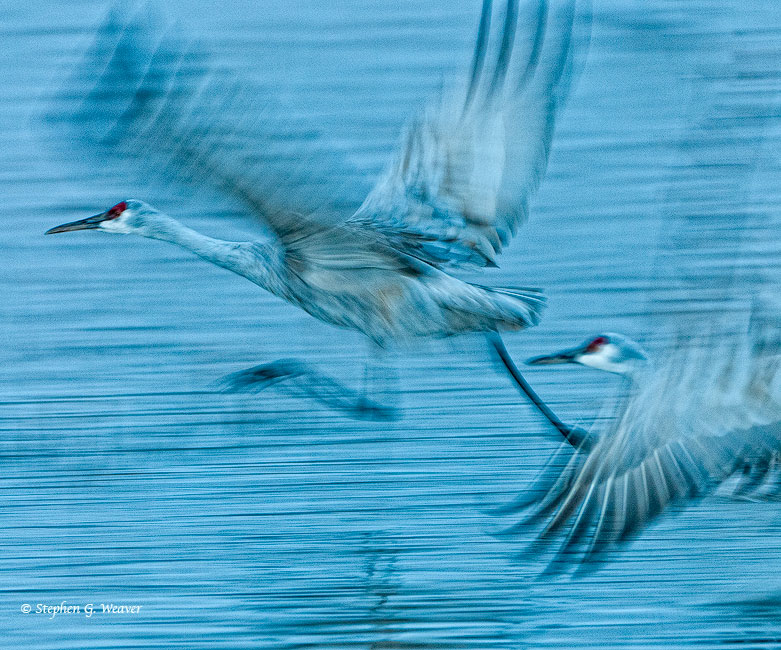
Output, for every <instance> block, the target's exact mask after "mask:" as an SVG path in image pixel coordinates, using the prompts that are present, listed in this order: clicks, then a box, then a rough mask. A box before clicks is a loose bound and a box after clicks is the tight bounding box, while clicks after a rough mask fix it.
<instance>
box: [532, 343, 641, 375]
mask: <svg viewBox="0 0 781 650" xmlns="http://www.w3.org/2000/svg"><path fill="white" fill-rule="evenodd" d="M647 362H648V357H647V356H646V354H645V350H643V348H642V347H641V345H640V344H639V343H636V342H635V341H633V340H632V339H630V338H629V337H626V336H623V335H622V334H613V333H609V334H600V335H599V336H595V337H593V338H590V339H588V341H586V342H584V343H583V344H581V345H579V346H577V347H575V348H569V349H567V350H562V351H561V352H557V353H556V354H551V355H546V356H542V357H534V358H533V359H529V360H528V361H527V362H526V363H527V364H529V365H532V366H543V365H553V364H560V363H577V364H580V365H581V366H589V367H590V368H597V369H598V370H606V371H607V372H615V373H618V374H620V375H631V374H633V373H634V372H635V371H636V370H637V369H638V368H640V367H642V366H644V365H646V363H647Z"/></svg>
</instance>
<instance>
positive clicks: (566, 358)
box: [526, 348, 584, 366]
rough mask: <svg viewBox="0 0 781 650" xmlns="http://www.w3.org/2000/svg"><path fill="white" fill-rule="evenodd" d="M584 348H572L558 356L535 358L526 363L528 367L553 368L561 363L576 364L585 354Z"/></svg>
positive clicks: (558, 353) (557, 354) (559, 353)
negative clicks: (578, 358) (576, 360)
mask: <svg viewBox="0 0 781 650" xmlns="http://www.w3.org/2000/svg"><path fill="white" fill-rule="evenodd" d="M583 352H584V349H583V348H572V349H570V350H562V351H561V352H557V353H556V354H550V355H545V356H542V357H533V358H531V359H528V360H527V361H526V365H527V366H553V365H556V364H559V363H575V359H577V357H579V356H580V355H581V354H583Z"/></svg>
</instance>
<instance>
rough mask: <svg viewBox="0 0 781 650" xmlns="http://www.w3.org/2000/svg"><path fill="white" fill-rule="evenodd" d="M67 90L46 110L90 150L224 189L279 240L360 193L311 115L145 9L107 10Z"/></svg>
mask: <svg viewBox="0 0 781 650" xmlns="http://www.w3.org/2000/svg"><path fill="white" fill-rule="evenodd" d="M66 88H68V91H67V92H68V96H69V97H70V98H72V104H73V105H74V108H73V110H72V111H71V112H67V111H65V112H60V113H59V114H57V115H55V116H53V117H54V118H55V119H56V120H57V122H58V123H59V124H62V123H63V122H65V124H66V125H67V126H68V127H69V133H71V134H73V135H75V136H76V137H77V138H78V139H80V140H81V141H82V142H84V143H85V144H86V145H87V147H86V148H87V149H88V150H97V151H100V152H101V154H105V153H110V154H112V155H113V156H117V157H121V158H127V157H130V158H131V159H132V160H133V163H134V164H133V167H134V168H135V169H141V170H143V171H144V173H146V174H147V175H153V176H155V177H157V178H159V177H163V178H165V176H166V175H169V176H175V177H176V178H177V179H178V180H183V181H186V182H187V183H190V184H192V185H194V186H196V187H199V186H201V185H206V186H211V187H216V188H218V189H220V190H223V191H225V192H227V193H228V194H229V195H230V196H233V197H235V198H237V199H239V200H240V202H242V203H243V204H244V206H245V207H248V208H249V209H250V211H251V212H253V213H254V214H255V215H257V216H259V217H261V218H262V219H263V220H264V221H265V223H266V225H267V226H269V227H270V229H271V230H272V231H273V232H274V233H275V234H276V235H278V236H279V237H280V238H281V239H282V240H283V241H287V240H291V239H300V238H301V237H303V236H305V235H306V234H307V233H309V232H311V231H313V230H319V229H322V228H323V227H328V226H329V225H330V224H332V223H335V222H336V221H337V219H341V220H343V219H344V215H347V214H350V213H351V212H353V211H354V210H355V209H356V208H357V207H358V206H359V205H360V202H361V200H362V199H363V198H364V197H365V195H366V192H367V191H368V188H369V186H368V184H366V183H365V181H364V180H363V177H362V174H360V173H359V172H358V171H357V170H356V169H355V168H354V167H353V166H352V165H350V163H349V162H348V160H347V158H346V155H341V154H340V151H339V149H338V148H337V147H336V146H333V145H332V144H331V143H328V142H326V141H325V139H324V138H323V137H322V135H321V134H320V133H318V132H317V131H316V130H314V129H313V128H312V126H311V124H310V123H309V121H308V120H305V119H302V118H296V117H295V113H296V111H295V110H293V108H291V107H290V106H285V105H283V104H282V103H281V100H280V99H279V98H276V97H271V95H270V93H269V92H267V91H264V88H263V86H262V84H260V83H259V82H254V81H253V80H252V79H251V78H249V77H248V76H247V77H239V76H237V75H236V74H235V72H233V71H230V70H227V69H221V68H220V67H219V66H217V65H215V64H214V63H213V62H212V61H211V60H210V58H209V57H208V56H207V54H206V49H205V47H204V46H202V45H201V44H199V43H198V42H188V41H187V40H186V39H185V37H183V36H182V34H181V32H180V31H175V30H174V29H173V28H172V29H169V30H167V31H164V30H161V29H160V28H159V27H158V26H157V22H156V21H155V20H154V19H153V18H152V17H150V16H148V15H146V12H145V11H143V10H142V11H141V12H139V13H137V14H135V15H133V16H132V17H130V18H129V19H128V18H126V17H124V16H121V15H115V14H111V15H110V16H109V18H108V19H107V21H106V22H105V24H104V25H103V26H102V27H101V29H100V30H99V33H98V36H97V38H96V40H95V42H94V44H93V46H92V47H91V49H90V50H89V51H88V53H87V55H86V56H85V57H84V59H83V60H82V61H81V63H80V65H79V66H78V67H77V69H76V71H75V73H74V75H73V77H72V79H71V80H69V82H68V83H67V85H66ZM73 89H76V92H74V90H73ZM78 100H81V101H80V102H79V103H76V102H77V101H78ZM62 104H63V102H60V103H59V104H58V106H60V105H62ZM71 142H72V141H71ZM96 145H98V146H97V147H96ZM338 215H342V216H341V217H338Z"/></svg>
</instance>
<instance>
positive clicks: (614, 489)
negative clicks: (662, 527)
mask: <svg viewBox="0 0 781 650" xmlns="http://www.w3.org/2000/svg"><path fill="white" fill-rule="evenodd" d="M780 349H781V348H780V346H779V338H778V330H776V329H768V328H763V327H755V328H753V330H750V331H749V332H748V333H746V334H742V335H737V334H728V333H724V332H721V333H719V334H716V333H712V334H711V335H709V336H708V337H707V339H706V340H705V341H702V340H701V341H695V340H692V339H689V340H687V341H684V340H683V339H680V340H679V341H678V342H677V344H675V345H672V346H670V348H669V349H668V353H667V355H666V358H665V359H664V360H663V362H662V363H661V365H659V366H658V367H653V366H651V365H650V364H649V363H648V360H647V357H646V354H645V352H644V351H643V349H642V348H641V347H640V345H639V344H637V343H635V342H634V341H632V340H631V339H629V338H627V337H625V336H622V335H620V334H613V333H609V334H602V335H600V336H597V337H594V338H592V339H589V340H588V341H587V342H586V343H585V344H583V345H582V346H578V347H576V348H572V349H569V350H564V351H562V352H559V353H556V354H553V355H549V356H542V357H536V358H534V359H531V360H529V363H530V364H532V365H552V364H565V363H572V364H579V365H583V366H588V367H592V368H596V369H599V370H603V371H607V372H613V373H617V374H620V375H622V376H624V377H625V378H626V379H627V380H628V382H629V384H630V390H629V394H628V397H627V398H626V399H625V401H624V403H623V404H622V406H621V407H620V408H619V410H618V412H617V414H616V417H615V418H614V419H613V420H611V421H609V422H608V423H606V424H605V425H603V426H601V427H600V426H597V427H596V428H593V429H592V431H591V432H589V434H588V437H585V438H584V439H582V440H581V441H580V442H579V444H578V448H577V450H576V451H575V452H574V453H573V454H572V456H571V458H570V459H569V461H568V462H566V463H565V464H564V465H561V464H557V463H556V461H555V460H554V461H552V462H551V463H550V465H549V467H548V469H547V470H546V471H545V472H544V473H543V474H542V476H541V477H540V479H539V480H538V483H537V485H536V486H534V488H533V489H532V491H531V492H529V493H528V494H527V495H524V496H523V497H522V498H521V499H518V500H517V501H516V502H515V503H514V504H512V505H511V506H509V507H508V508H506V509H505V510H506V511H517V510H519V509H525V508H529V507H532V508H533V509H532V512H531V514H530V515H529V516H528V518H527V519H526V520H525V521H524V522H522V523H521V524H520V525H519V526H529V525H536V524H542V523H543V522H544V526H543V528H542V531H541V532H540V535H539V539H538V542H537V544H536V547H535V550H536V551H540V550H542V548H543V547H545V546H548V545H550V544H552V543H554V541H555V540H556V539H560V538H561V537H563V541H562V542H561V545H560V547H559V550H558V553H557V556H556V558H555V560H554V562H552V563H551V565H550V568H551V570H559V569H561V568H563V567H565V566H566V565H567V564H568V563H571V562H573V561H575V562H577V561H580V562H584V563H593V562H596V561H599V560H601V559H604V556H605V553H606V552H607V551H609V550H610V549H612V548H614V547H615V546H616V545H618V544H619V543H621V542H623V541H625V540H627V539H628V538H629V537H630V536H631V535H632V534H634V533H636V532H638V531H639V530H641V529H642V528H643V527H644V526H645V525H647V524H648V522H649V521H650V520H652V519H653V518H654V517H656V516H657V515H658V514H660V513H661V512H662V511H663V510H665V509H666V508H667V507H668V506H669V505H670V504H671V503H673V502H675V501H680V500H683V499H686V498H692V497H699V496H702V495H704V494H706V493H707V492H708V491H710V490H712V489H714V488H715V487H716V486H717V485H719V484H721V483H723V482H724V481H726V480H727V479H728V478H730V477H732V476H734V475H736V474H738V475H740V476H741V480H740V481H739V482H738V486H737V488H736V490H735V494H736V495H739V496H746V497H748V496H751V495H755V496H756V495H760V494H762V493H763V491H764V492H770V493H777V492H778V490H779V488H781V482H779V476H778V470H779V469H781V468H780V467H779V460H781V352H780V351H779V350H780ZM562 450H563V452H564V453H569V452H567V450H566V449H564V448H562ZM541 494H542V496H540V495H541ZM519 526H516V527H514V529H517V528H518V527H519ZM583 566H584V567H585V566H586V564H584V565H583Z"/></svg>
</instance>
